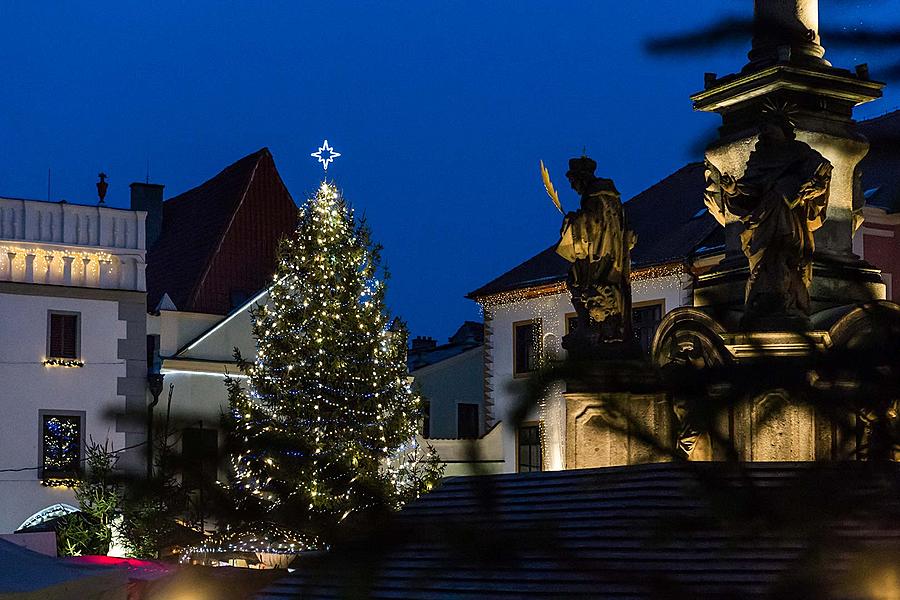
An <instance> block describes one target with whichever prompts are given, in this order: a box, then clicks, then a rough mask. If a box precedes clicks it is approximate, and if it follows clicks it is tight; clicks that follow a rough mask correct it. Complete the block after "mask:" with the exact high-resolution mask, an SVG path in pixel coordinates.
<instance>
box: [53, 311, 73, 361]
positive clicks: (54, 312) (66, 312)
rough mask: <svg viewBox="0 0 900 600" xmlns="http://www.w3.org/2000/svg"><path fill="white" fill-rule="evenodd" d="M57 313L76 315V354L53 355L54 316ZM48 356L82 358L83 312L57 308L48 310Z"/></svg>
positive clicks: (64, 358) (71, 358)
mask: <svg viewBox="0 0 900 600" xmlns="http://www.w3.org/2000/svg"><path fill="white" fill-rule="evenodd" d="M55 315H58V316H64V317H75V356H53V353H52V352H51V351H50V350H51V340H52V339H53V317H54V316H55ZM46 358H57V359H62V360H80V359H81V313H80V312H79V311H74V310H55V309H50V310H48V311H47V352H46Z"/></svg>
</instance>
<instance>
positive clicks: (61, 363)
mask: <svg viewBox="0 0 900 600" xmlns="http://www.w3.org/2000/svg"><path fill="white" fill-rule="evenodd" d="M41 364H42V365H44V366H45V367H63V368H66V369H74V368H81V367H83V366H84V361H83V360H78V359H76V358H45V359H44V360H43V361H41Z"/></svg>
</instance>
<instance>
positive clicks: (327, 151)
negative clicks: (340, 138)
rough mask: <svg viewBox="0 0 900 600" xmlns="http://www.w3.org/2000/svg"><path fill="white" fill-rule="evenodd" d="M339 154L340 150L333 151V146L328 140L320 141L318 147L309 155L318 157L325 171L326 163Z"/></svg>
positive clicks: (326, 168)
mask: <svg viewBox="0 0 900 600" xmlns="http://www.w3.org/2000/svg"><path fill="white" fill-rule="evenodd" d="M340 155H341V153H340V152H335V151H334V148H332V147H331V146H329V145H328V140H325V141H324V142H322V145H321V146H320V147H319V149H318V150H316V151H315V152H313V153H311V154H310V156H312V157H313V158H316V159H318V161H319V162H320V163H322V168H323V169H325V170H326V171H327V170H328V165H329V164H330V163H331V162H333V161H334V159H336V158H337V157H339V156H340Z"/></svg>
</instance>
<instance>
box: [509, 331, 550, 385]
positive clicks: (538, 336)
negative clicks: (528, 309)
mask: <svg viewBox="0 0 900 600" xmlns="http://www.w3.org/2000/svg"><path fill="white" fill-rule="evenodd" d="M525 325H530V326H531V327H532V328H533V330H532V335H533V336H534V339H535V340H536V341H537V343H538V346H539V347H538V348H532V351H534V353H535V355H534V357H533V358H532V360H537V357H539V356H540V355H541V348H540V346H543V344H542V342H543V339H542V333H543V325H542V323H541V320H540V319H525V320H523V321H513V324H512V334H513V340H512V341H513V343H512V372H513V378H514V379H524V378H526V377H530V376H531V374H532V373H534V372H535V371H537V369H529V370H527V371H519V370H518V367H519V365H518V352H517V350H518V348H519V327H522V326H525Z"/></svg>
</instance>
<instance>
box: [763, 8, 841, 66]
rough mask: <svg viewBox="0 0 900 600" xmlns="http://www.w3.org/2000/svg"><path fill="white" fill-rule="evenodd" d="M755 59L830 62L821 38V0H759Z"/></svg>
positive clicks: (821, 63)
mask: <svg viewBox="0 0 900 600" xmlns="http://www.w3.org/2000/svg"><path fill="white" fill-rule="evenodd" d="M753 8H754V10H753V16H754V31H753V49H752V50H751V51H750V54H749V55H748V56H749V58H750V62H751V63H759V62H777V61H778V60H784V59H785V58H788V57H789V58H790V60H793V61H796V62H798V63H801V62H804V63H812V64H819V65H827V64H828V63H826V62H825V61H824V60H823V57H824V56H825V48H823V47H822V45H821V39H820V38H819V0H755V1H754V7H753Z"/></svg>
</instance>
